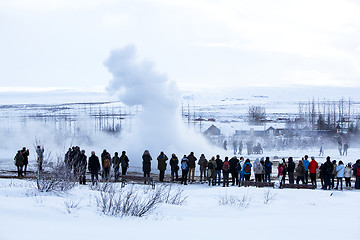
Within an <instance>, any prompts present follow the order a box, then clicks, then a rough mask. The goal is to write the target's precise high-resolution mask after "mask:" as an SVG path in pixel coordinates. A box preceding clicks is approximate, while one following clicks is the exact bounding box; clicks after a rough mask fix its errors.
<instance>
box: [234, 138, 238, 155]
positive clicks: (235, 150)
mask: <svg viewBox="0 0 360 240" xmlns="http://www.w3.org/2000/svg"><path fill="white" fill-rule="evenodd" d="M237 147H238V146H237V141H236V140H234V141H233V149H234V155H236V153H237Z"/></svg>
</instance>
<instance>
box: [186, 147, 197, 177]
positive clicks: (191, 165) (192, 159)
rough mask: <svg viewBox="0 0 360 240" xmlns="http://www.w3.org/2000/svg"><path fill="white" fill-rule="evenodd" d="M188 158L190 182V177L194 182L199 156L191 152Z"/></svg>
mask: <svg viewBox="0 0 360 240" xmlns="http://www.w3.org/2000/svg"><path fill="white" fill-rule="evenodd" d="M187 159H188V161H189V182H190V179H191V182H194V181H195V166H196V164H195V162H196V160H197V158H196V157H195V156H194V153H193V152H191V153H190V154H189V156H187Z"/></svg>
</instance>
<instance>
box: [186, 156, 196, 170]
mask: <svg viewBox="0 0 360 240" xmlns="http://www.w3.org/2000/svg"><path fill="white" fill-rule="evenodd" d="M187 159H188V161H189V162H188V164H189V168H195V162H196V160H197V158H196V157H195V156H194V154H190V155H189V156H187Z"/></svg>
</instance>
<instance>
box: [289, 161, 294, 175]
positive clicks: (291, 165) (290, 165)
mask: <svg viewBox="0 0 360 240" xmlns="http://www.w3.org/2000/svg"><path fill="white" fill-rule="evenodd" d="M294 171H295V163H294V161H293V160H289V162H288V166H287V172H289V173H293V172H294Z"/></svg>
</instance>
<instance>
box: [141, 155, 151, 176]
mask: <svg viewBox="0 0 360 240" xmlns="http://www.w3.org/2000/svg"><path fill="white" fill-rule="evenodd" d="M142 159H143V162H142V164H143V172H151V160H152V158H151V156H150V154H143V155H142Z"/></svg>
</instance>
